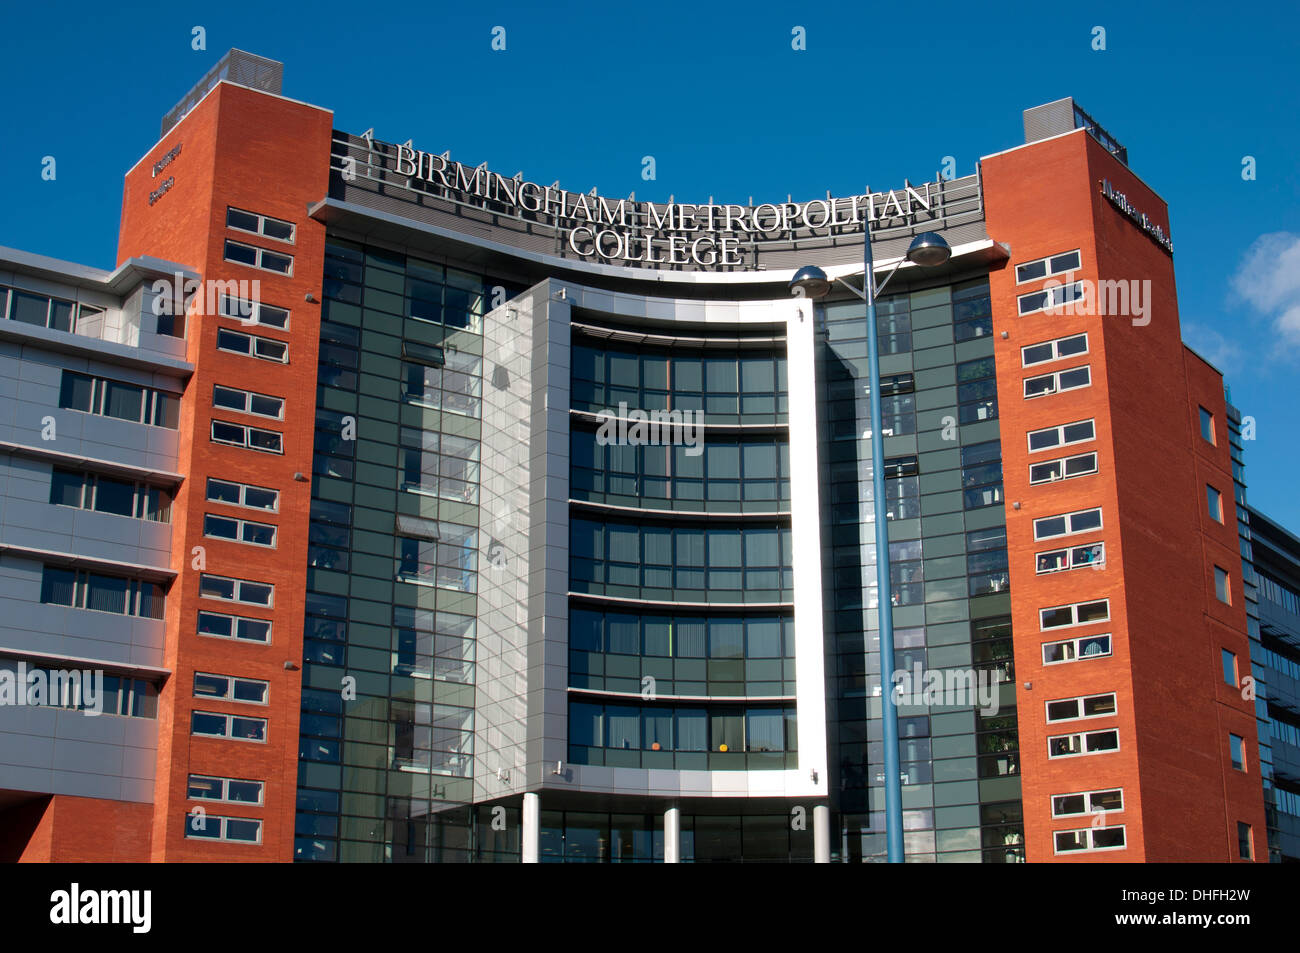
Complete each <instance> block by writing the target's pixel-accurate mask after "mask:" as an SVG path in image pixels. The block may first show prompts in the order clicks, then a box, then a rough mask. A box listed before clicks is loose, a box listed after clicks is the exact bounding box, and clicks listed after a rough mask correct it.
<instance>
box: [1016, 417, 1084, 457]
mask: <svg viewBox="0 0 1300 953" xmlns="http://www.w3.org/2000/svg"><path fill="white" fill-rule="evenodd" d="M1095 439H1097V428H1096V426H1095V425H1094V423H1093V421H1091V420H1080V421H1076V422H1075V423H1072V424H1061V425H1060V426H1058V427H1047V428H1045V429H1043V430H1031V431H1029V434H1028V440H1029V452H1030V453H1037V452H1039V451H1040V450H1051V449H1052V448H1054V447H1067V446H1069V445H1070V444H1072V443H1087V442H1088V441H1089V440H1095Z"/></svg>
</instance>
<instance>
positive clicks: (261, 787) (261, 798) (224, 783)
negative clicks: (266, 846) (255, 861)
mask: <svg viewBox="0 0 1300 953" xmlns="http://www.w3.org/2000/svg"><path fill="white" fill-rule="evenodd" d="M196 779H197V780H200V781H218V782H220V784H221V797H195V796H194V795H193V794H190V793H189V792H190V785H191V784H193V783H194V781H195V780H196ZM231 782H235V783H238V784H256V785H257V800H256V801H238V800H232V799H231V798H230V796H229V792H230V784H231ZM185 800H187V801H196V802H198V803H199V804H246V805H248V806H249V807H261V806H262V805H264V804H265V803H266V782H265V781H257V780H255V779H253V778H223V777H221V776H220V775H216V774H191V775H190V776H189V777H188V778H187V779H186V781H185ZM239 820H254V818H239ZM200 839H201V840H212V839H213V838H200ZM243 843H248V842H247V841H244V842H243Z"/></svg>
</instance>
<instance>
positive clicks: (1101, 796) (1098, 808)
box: [1052, 788, 1124, 817]
mask: <svg viewBox="0 0 1300 953" xmlns="http://www.w3.org/2000/svg"><path fill="white" fill-rule="evenodd" d="M1122 810H1124V789H1123V788H1110V789H1108V790H1105V791H1080V792H1078V793H1076V794H1054V795H1053V796H1052V817H1081V816H1083V815H1086V814H1092V815H1094V816H1095V815H1097V814H1102V813H1107V814H1112V813H1116V812H1118V811H1122Z"/></svg>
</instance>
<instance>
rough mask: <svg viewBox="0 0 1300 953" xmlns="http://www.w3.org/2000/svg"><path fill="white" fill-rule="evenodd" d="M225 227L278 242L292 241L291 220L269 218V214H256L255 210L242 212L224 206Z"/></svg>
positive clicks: (292, 228) (292, 229)
mask: <svg viewBox="0 0 1300 953" xmlns="http://www.w3.org/2000/svg"><path fill="white" fill-rule="evenodd" d="M226 228H233V229H236V230H237V231H241V232H252V233H253V234H254V235H264V236H265V237H267V238H274V239H275V240H276V241H278V242H290V243H292V242H293V233H294V227H293V222H286V221H283V220H281V219H278V218H271V217H270V216H269V215H258V214H257V213H256V212H244V211H241V210H240V209H237V208H229V207H227V208H226Z"/></svg>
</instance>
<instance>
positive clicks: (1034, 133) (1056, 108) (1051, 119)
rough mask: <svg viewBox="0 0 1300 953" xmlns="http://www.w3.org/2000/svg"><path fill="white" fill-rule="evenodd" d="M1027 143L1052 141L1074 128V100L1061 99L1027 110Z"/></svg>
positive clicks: (1025, 117) (1025, 118) (1025, 114)
mask: <svg viewBox="0 0 1300 953" xmlns="http://www.w3.org/2000/svg"><path fill="white" fill-rule="evenodd" d="M1024 121H1025V142H1026V143H1029V142H1038V141H1039V140H1040V139H1050V138H1051V137H1052V136H1059V135H1060V134H1061V133H1063V132H1069V131H1070V130H1071V129H1073V128H1074V100H1073V99H1069V98H1067V99H1061V100H1058V101H1057V102H1054V103H1046V104H1044V105H1042V106H1035V107H1033V108H1032V109H1026V110H1025V112H1024Z"/></svg>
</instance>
